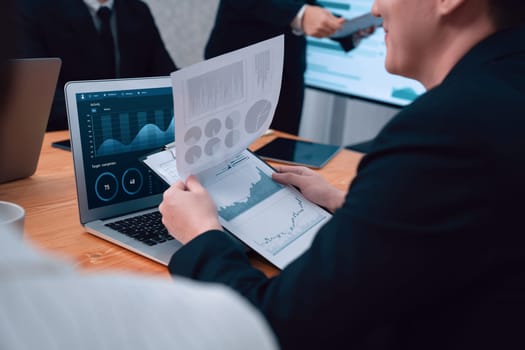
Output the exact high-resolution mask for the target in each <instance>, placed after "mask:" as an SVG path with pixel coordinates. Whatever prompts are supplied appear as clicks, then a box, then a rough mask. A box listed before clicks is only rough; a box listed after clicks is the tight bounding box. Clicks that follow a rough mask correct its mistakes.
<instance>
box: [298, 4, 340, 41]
mask: <svg viewBox="0 0 525 350" xmlns="http://www.w3.org/2000/svg"><path fill="white" fill-rule="evenodd" d="M344 22H345V19H344V18H343V17H336V16H334V15H333V14H331V13H330V11H328V10H326V9H324V8H322V7H319V6H312V5H306V7H305V9H304V14H303V23H302V25H303V31H304V33H305V34H306V35H310V36H313V37H316V38H324V37H328V36H330V35H332V34H334V33H335V32H336V31H337V30H338V29H341V28H342V26H343V23H344Z"/></svg>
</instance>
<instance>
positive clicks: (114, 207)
mask: <svg viewBox="0 0 525 350" xmlns="http://www.w3.org/2000/svg"><path fill="white" fill-rule="evenodd" d="M166 87H171V77H170V76H162V77H149V78H129V79H109V80H87V81H71V82H68V83H67V84H66V85H65V87H64V93H65V96H66V109H67V115H68V122H69V132H70V139H71V152H72V154H73V164H74V169H75V183H76V189H77V198H78V207H79V214H80V222H81V223H82V224H86V223H87V222H90V221H93V220H100V219H105V218H108V217H114V216H118V215H123V214H128V213H132V212H134V211H139V210H144V209H146V208H148V207H154V206H157V205H159V203H160V202H161V201H162V193H160V194H156V195H151V196H148V197H142V198H138V199H135V200H130V201H126V202H123V203H118V204H110V205H107V206H103V207H98V208H93V209H89V206H88V194H87V187H86V181H85V169H84V159H83V156H82V154H83V150H82V143H81V141H80V140H81V138H80V137H81V136H80V123H79V116H78V108H77V100H76V95H77V94H82V93H90V92H100V91H121V90H135V89H152V88H166Z"/></svg>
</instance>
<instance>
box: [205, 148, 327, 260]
mask: <svg viewBox="0 0 525 350" xmlns="http://www.w3.org/2000/svg"><path fill="white" fill-rule="evenodd" d="M206 188H207V189H208V190H209V191H210V193H211V196H212V197H213V199H214V201H215V203H216V205H217V208H218V213H219V216H220V217H221V218H222V219H223V220H226V221H228V222H229V224H230V226H231V227H235V228H236V231H235V234H236V235H237V236H240V237H242V239H243V240H245V241H247V242H251V243H253V244H255V245H256V246H257V247H259V248H260V249H262V250H264V251H265V252H266V253H267V254H271V255H276V254H278V253H279V252H281V251H282V250H283V249H285V248H286V247H287V246H288V245H290V244H291V243H292V242H294V241H295V240H297V239H299V238H300V237H302V236H303V235H304V234H305V233H307V232H309V231H310V230H311V229H312V228H314V227H315V226H317V225H318V224H319V223H321V222H322V221H324V220H326V219H327V218H328V214H327V213H326V212H325V211H323V210H322V209H320V208H319V207H317V206H315V205H313V204H312V203H309V202H307V201H306V200H305V199H304V198H303V197H302V196H301V195H299V194H298V193H296V192H294V191H291V190H290V189H289V188H285V187H284V186H282V185H280V184H278V183H276V182H274V181H273V180H272V178H271V173H269V172H268V170H266V169H264V170H263V168H262V167H257V166H253V162H251V161H250V157H249V156H245V155H241V156H239V157H237V158H236V159H234V160H233V161H232V162H230V164H229V165H228V166H225V167H224V169H223V170H222V171H218V172H217V176H216V177H215V179H214V181H213V182H209V183H206ZM252 246H253V245H252Z"/></svg>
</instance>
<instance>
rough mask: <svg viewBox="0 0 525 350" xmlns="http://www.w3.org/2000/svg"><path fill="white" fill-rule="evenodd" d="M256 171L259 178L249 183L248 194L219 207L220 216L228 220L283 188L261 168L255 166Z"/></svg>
mask: <svg viewBox="0 0 525 350" xmlns="http://www.w3.org/2000/svg"><path fill="white" fill-rule="evenodd" d="M257 173H258V175H259V176H260V179H259V180H258V181H257V182H254V183H252V184H251V187H250V192H249V195H248V196H247V197H246V198H245V199H243V200H239V201H236V202H233V203H231V204H230V205H228V206H223V207H219V209H218V211H219V216H220V217H222V218H223V219H224V220H227V221H230V220H232V219H234V218H235V217H237V216H238V215H240V214H242V213H244V212H245V211H246V210H248V209H250V208H252V207H253V206H255V205H257V204H259V203H260V202H262V201H263V200H265V199H266V198H268V197H270V196H271V195H272V194H274V193H276V192H278V191H279V190H281V189H282V188H283V186H282V185H280V184H278V183H276V182H274V181H273V180H272V178H271V177H270V176H268V175H266V174H265V173H264V172H262V171H261V169H259V168H257Z"/></svg>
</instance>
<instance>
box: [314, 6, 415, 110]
mask: <svg viewBox="0 0 525 350" xmlns="http://www.w3.org/2000/svg"><path fill="white" fill-rule="evenodd" d="M319 3H320V4H321V5H322V6H323V7H325V8H326V9H328V10H329V11H331V12H332V13H334V14H337V15H340V16H343V17H345V18H348V19H350V18H354V17H357V16H360V15H363V14H365V13H367V12H370V10H371V8H372V3H373V0H333V1H319ZM384 37H385V33H384V31H383V28H382V27H379V28H377V29H376V31H375V32H374V34H372V35H371V36H369V37H368V38H366V39H363V40H362V41H361V43H360V44H359V46H358V47H357V48H356V49H354V50H351V51H349V52H345V51H344V50H343V49H342V48H341V46H340V44H339V43H337V42H335V41H333V40H330V39H316V38H312V37H308V38H307V43H308V45H307V71H306V74H305V82H306V85H307V86H308V87H312V88H316V89H321V90H325V91H329V92H334V93H338V94H343V95H347V96H350V97H358V98H362V99H365V100H370V101H373V102H379V103H383V104H388V105H393V106H405V105H407V104H409V103H411V102H412V101H413V100H414V99H415V98H416V97H417V96H419V95H420V94H421V93H423V92H424V91H425V89H424V87H423V85H421V84H420V83H419V82H417V81H415V80H412V79H407V78H404V77H401V76H397V75H393V74H390V73H388V72H387V71H386V69H385V55H386V46H385V42H384Z"/></svg>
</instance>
